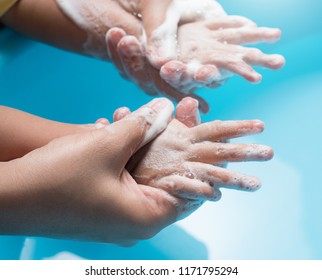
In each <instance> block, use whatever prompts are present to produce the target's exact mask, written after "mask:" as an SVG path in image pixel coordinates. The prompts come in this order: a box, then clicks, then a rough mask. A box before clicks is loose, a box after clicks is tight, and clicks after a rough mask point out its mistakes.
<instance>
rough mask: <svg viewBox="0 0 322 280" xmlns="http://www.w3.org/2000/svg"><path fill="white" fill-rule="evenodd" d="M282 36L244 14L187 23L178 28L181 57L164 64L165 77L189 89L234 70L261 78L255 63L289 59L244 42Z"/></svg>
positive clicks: (217, 81)
mask: <svg viewBox="0 0 322 280" xmlns="http://www.w3.org/2000/svg"><path fill="white" fill-rule="evenodd" d="M280 36H281V31H280V30H279V29H274V28H266V27H257V26H256V24H255V23H254V22H252V21H250V20H249V19H247V18H244V17H240V16H221V17H218V18H217V19H212V20H207V21H200V22H194V23H188V24H184V25H182V26H180V28H179V30H178V50H179V51H178V53H179V55H178V57H177V59H178V61H171V62H168V63H166V64H165V65H163V66H162V67H161V71H160V73H161V77H162V78H163V79H164V80H165V81H167V82H168V83H169V84H170V85H172V86H173V87H176V88H177V89H178V90H180V91H182V92H186V93H189V92H192V91H194V90H195V89H196V88H198V87H202V86H204V87H216V86H218V85H220V84H222V83H223V82H224V81H225V80H227V79H228V78H229V77H230V76H231V75H232V74H237V75H240V76H242V77H244V78H245V79H246V80H248V81H250V82H259V81H260V80H261V79H262V76H261V75H260V74H259V73H257V72H256V71H255V70H254V69H253V68H252V67H251V65H260V66H263V67H267V68H270V69H279V68H281V67H282V66H283V65H284V63H285V60H284V58H283V57H282V56H281V55H267V54H264V53H262V52H261V51H260V50H259V49H257V48H248V47H243V46H242V45H243V44H253V43H258V42H275V41H277V40H278V39H279V38H280ZM196 38H198V39H197V40H196ZM175 70H176V71H175Z"/></svg>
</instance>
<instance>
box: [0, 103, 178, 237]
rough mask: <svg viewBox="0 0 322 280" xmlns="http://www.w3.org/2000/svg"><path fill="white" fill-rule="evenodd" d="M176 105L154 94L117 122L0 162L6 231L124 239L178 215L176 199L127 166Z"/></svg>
mask: <svg viewBox="0 0 322 280" xmlns="http://www.w3.org/2000/svg"><path fill="white" fill-rule="evenodd" d="M172 110H173V106H172V104H171V103H170V102H169V101H167V100H164V99H161V101H154V102H152V103H150V104H148V105H147V106H145V107H143V108H141V109H140V110H138V111H136V112H134V113H133V114H131V115H129V116H127V117H125V118H124V119H122V120H121V121H119V122H117V123H115V124H112V125H109V126H105V127H102V128H100V129H89V130H87V131H86V132H82V133H76V134H72V135H68V136H65V137H61V138H57V139H55V140H53V141H52V142H50V143H49V144H48V145H46V146H44V147H42V148H39V149H36V150H34V151H33V152H31V153H29V154H27V155H26V156H24V157H23V158H21V159H18V160H15V161H10V162H8V163H3V164H1V165H0V171H1V174H2V175H1V184H0V198H1V201H2V202H1V204H0V208H1V211H0V222H1V225H3V226H2V227H1V233H2V234H23V235H39V236H47V237H58V238H69V239H79V240H91V241H103V242H113V243H124V242H133V241H135V240H138V239H144V238H148V237H150V236H152V235H154V234H155V233H156V232H158V231H159V230H161V229H162V228H163V227H165V226H167V225H169V224H171V223H172V222H174V221H175V220H176V219H177V207H178V206H177V205H178V204H180V202H178V199H177V198H174V197H172V196H171V195H169V194H168V193H167V192H166V191H164V190H161V189H156V188H152V187H149V186H146V185H140V184H137V183H136V182H135V181H134V179H133V178H132V176H131V175H130V174H129V173H128V172H127V170H126V169H125V165H126V164H127V162H128V160H129V158H130V157H131V156H132V155H133V154H134V153H135V152H136V151H137V150H138V149H139V148H140V147H141V146H143V145H145V144H146V143H147V142H149V141H150V140H151V139H152V138H153V137H155V136H156V135H157V134H158V133H160V132H161V130H162V129H164V128H165V126H166V125H167V122H168V121H169V119H170V117H171V114H172Z"/></svg>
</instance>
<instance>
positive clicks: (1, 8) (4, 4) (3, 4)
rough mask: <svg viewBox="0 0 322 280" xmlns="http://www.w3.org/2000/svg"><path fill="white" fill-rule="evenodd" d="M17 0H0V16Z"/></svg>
mask: <svg viewBox="0 0 322 280" xmlns="http://www.w3.org/2000/svg"><path fill="white" fill-rule="evenodd" d="M17 1H18V0H0V17H2V16H3V15H4V14H5V13H6V12H7V11H8V10H9V9H10V8H11V7H12V6H13V4H14V3H16V2H17Z"/></svg>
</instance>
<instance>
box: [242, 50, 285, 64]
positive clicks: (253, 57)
mask: <svg viewBox="0 0 322 280" xmlns="http://www.w3.org/2000/svg"><path fill="white" fill-rule="evenodd" d="M244 52H245V54H244V56H243V59H244V61H245V62H246V63H248V64H250V65H260V66H263V67H267V68H270V69H280V68H281V67H282V66H284V64H285V59H284V57H283V56H281V55H279V54H272V55H267V54H264V53H263V52H261V51H260V50H259V49H256V48H244Z"/></svg>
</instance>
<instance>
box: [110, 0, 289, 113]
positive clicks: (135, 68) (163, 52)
mask: <svg viewBox="0 0 322 280" xmlns="http://www.w3.org/2000/svg"><path fill="white" fill-rule="evenodd" d="M176 2H180V3H181V4H182V7H181V9H183V8H186V9H185V10H183V11H184V13H180V12H178V13H177V14H175V15H172V16H167V17H166V19H165V21H164V22H163V23H161V22H160V25H159V26H158V27H157V28H156V29H154V30H153V31H152V30H151V27H155V26H156V21H157V20H156V19H155V18H152V19H151V17H148V19H146V20H144V19H145V18H144V17H143V23H144V24H145V25H146V26H145V28H146V30H147V35H148V36H147V39H148V40H147V45H146V48H144V46H143V45H142V44H141V42H140V41H139V40H137V39H136V38H135V37H134V36H128V35H127V34H126V33H125V32H124V31H123V30H120V29H117V28H115V29H113V28H112V29H111V30H110V31H109V33H108V36H107V45H108V50H109V53H110V54H111V59H112V61H113V62H114V64H115V65H116V66H117V68H118V69H119V71H120V73H122V74H123V76H124V77H127V78H128V79H130V80H132V81H134V82H135V83H136V84H138V85H139V86H140V87H141V88H143V89H144V90H145V92H147V93H150V94H157V93H161V94H163V95H166V96H168V97H170V98H172V99H174V100H176V101H179V100H181V99H182V98H183V97H184V96H191V97H193V98H196V99H198V100H199V103H200V109H201V111H203V112H207V111H208V110H209V107H208V104H207V103H206V102H205V101H204V100H203V99H201V98H200V97H198V96H196V95H195V94H194V92H195V90H196V89H198V88H200V87H210V88H213V87H217V86H220V85H221V84H222V83H223V82H224V81H225V80H226V79H228V78H229V77H230V76H231V75H232V74H233V73H236V74H238V75H240V76H242V77H244V78H245V79H247V80H249V81H251V82H259V81H260V80H261V75H260V74H258V73H257V72H256V71H254V69H253V68H252V67H251V65H260V66H264V67H267V68H270V69H279V68H280V67H282V66H283V65H284V62H285V61H284V58H283V57H282V56H280V55H266V54H264V53H262V52H261V51H260V50H259V49H256V48H247V47H243V46H242V45H243V44H249V43H258V42H274V41H277V40H278V39H279V38H280V36H281V32H280V30H279V29H274V28H263V27H257V26H256V24H255V23H254V22H252V21H251V20H249V19H247V18H244V17H240V16H229V15H226V13H225V12H224V11H223V10H222V8H221V6H220V5H219V4H218V3H217V2H215V1H210V2H211V4H209V3H210V2H209V1H208V0H205V1H200V2H198V4H195V5H200V7H202V8H203V9H205V10H204V11H203V12H200V11H202V10H199V12H198V9H197V10H195V11H194V12H189V8H191V5H190V6H189V1H185V2H182V1H173V2H172V4H173V3H176ZM205 3H206V4H207V3H208V5H206V4H205ZM195 5H192V7H194V6H195ZM172 6H173V5H172ZM172 6H171V5H170V8H169V9H171V8H173V7H172ZM178 9H179V8H178V7H177V10H178ZM179 11H180V9H179ZM169 14H171V13H170V12H169V10H168V13H167V15H169ZM177 24H178V25H179V24H180V25H179V26H177ZM177 28H178V29H177ZM145 50H146V52H145ZM152 65H153V66H154V67H153V66H152ZM159 69H160V72H159V71H156V70H159ZM159 75H161V77H162V78H163V80H164V81H166V82H167V85H165V84H164V83H163V82H162V81H160V79H159Z"/></svg>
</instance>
